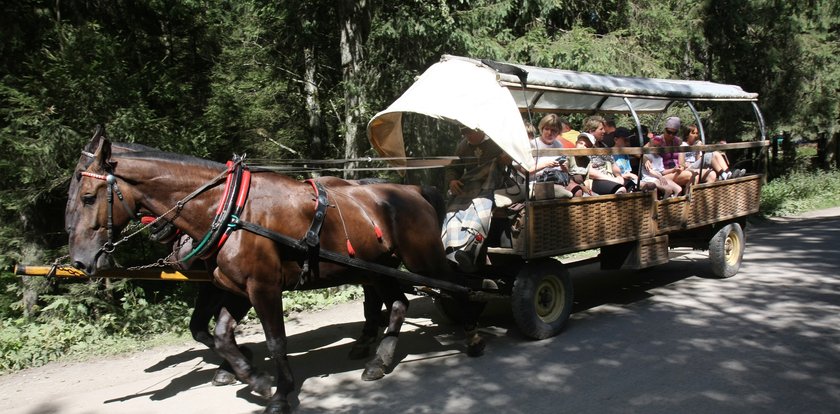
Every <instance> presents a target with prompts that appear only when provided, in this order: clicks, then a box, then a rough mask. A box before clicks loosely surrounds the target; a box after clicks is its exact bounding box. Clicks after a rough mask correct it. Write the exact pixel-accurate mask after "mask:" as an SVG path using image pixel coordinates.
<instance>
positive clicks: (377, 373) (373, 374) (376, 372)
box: [362, 365, 385, 381]
mask: <svg viewBox="0 0 840 414" xmlns="http://www.w3.org/2000/svg"><path fill="white" fill-rule="evenodd" d="M384 376H385V368H384V367H382V366H379V365H377V366H368V367H365V370H364V372H362V380H363V381H376V380H378V379H381V378H382V377H384Z"/></svg>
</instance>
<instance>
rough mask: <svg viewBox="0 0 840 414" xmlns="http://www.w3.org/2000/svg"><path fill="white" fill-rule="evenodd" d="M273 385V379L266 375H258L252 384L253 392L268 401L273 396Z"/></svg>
mask: <svg viewBox="0 0 840 414" xmlns="http://www.w3.org/2000/svg"><path fill="white" fill-rule="evenodd" d="M271 383H272V380H271V377H269V376H268V375H265V374H258V375H256V376H255V377H254V382H253V383H251V391H253V392H254V394H257V395H259V396H260V397H263V398H265V399H266V400H267V399H269V398H271V396H272V393H271ZM269 406H270V405H269ZM278 412H279V411H278Z"/></svg>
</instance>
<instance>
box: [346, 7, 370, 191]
mask: <svg viewBox="0 0 840 414" xmlns="http://www.w3.org/2000/svg"><path fill="white" fill-rule="evenodd" d="M368 13H369V11H368V3H367V0H340V2H339V20H340V22H341V40H340V51H341V72H342V83H343V84H344V158H346V159H352V158H357V157H358V156H359V144H360V142H359V141H360V140H359V129H360V128H359V126H360V123H361V121H362V119H361V118H362V115H363V114H364V106H365V93H364V90H365V84H364V76H363V73H362V61H363V60H364V43H365V40H366V38H367V33H368V30H369V26H370V16H369V14H368ZM354 167H355V163H347V164H346V165H345V168H346V169H345V172H344V177H345V178H355V177H356V173H355V171H354V170H353V168H354Z"/></svg>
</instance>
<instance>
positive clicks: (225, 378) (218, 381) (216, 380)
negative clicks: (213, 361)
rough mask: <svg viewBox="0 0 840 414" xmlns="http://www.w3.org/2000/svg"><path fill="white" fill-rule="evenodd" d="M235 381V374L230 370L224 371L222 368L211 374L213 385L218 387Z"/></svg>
mask: <svg viewBox="0 0 840 414" xmlns="http://www.w3.org/2000/svg"><path fill="white" fill-rule="evenodd" d="M235 383H236V375H233V373H232V372H230V371H226V370H224V369H222V368H219V369H217V370H216V374H215V375H213V385H215V386H217V387H219V386H222V385H231V384H235Z"/></svg>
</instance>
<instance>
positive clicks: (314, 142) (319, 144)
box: [303, 47, 324, 159]
mask: <svg viewBox="0 0 840 414" xmlns="http://www.w3.org/2000/svg"><path fill="white" fill-rule="evenodd" d="M303 61H304V62H303V65H304V72H303V94H304V97H305V99H306V112H307V113H308V114H309V134H310V135H309V158H312V159H317V158H321V157H322V155H323V147H324V128H323V121H322V119H321V106H320V105H319V104H318V84H317V83H316V80H315V74H316V71H317V68H316V63H315V62H316V60H315V50H314V49H313V48H312V47H306V48H304V49H303Z"/></svg>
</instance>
